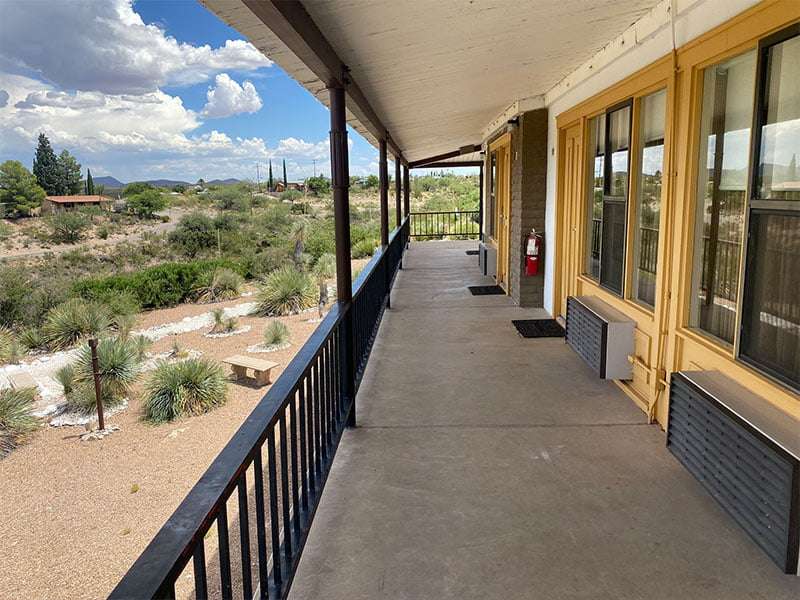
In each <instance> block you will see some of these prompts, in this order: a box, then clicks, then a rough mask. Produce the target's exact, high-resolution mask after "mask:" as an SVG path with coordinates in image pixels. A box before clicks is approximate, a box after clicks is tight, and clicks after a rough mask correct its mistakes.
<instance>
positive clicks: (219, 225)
mask: <svg viewBox="0 0 800 600" xmlns="http://www.w3.org/2000/svg"><path fill="white" fill-rule="evenodd" d="M240 218H241V215H236V214H234V213H229V212H225V213H220V214H218V215H217V216H216V217H214V220H213V224H214V229H218V230H219V231H229V232H230V231H237V230H238V229H239V225H240Z"/></svg>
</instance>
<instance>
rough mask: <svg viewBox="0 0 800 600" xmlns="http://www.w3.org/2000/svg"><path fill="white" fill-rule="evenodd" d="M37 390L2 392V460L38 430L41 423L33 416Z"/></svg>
mask: <svg viewBox="0 0 800 600" xmlns="http://www.w3.org/2000/svg"><path fill="white" fill-rule="evenodd" d="M35 399H36V388H32V387H31V388H6V389H3V390H0V458H3V457H5V456H7V455H8V453H9V452H11V451H12V450H13V449H14V448H16V447H17V446H19V445H20V444H21V443H22V442H23V441H24V439H25V437H26V436H27V435H28V434H29V433H31V432H33V431H35V430H36V428H37V427H38V425H39V421H38V420H37V419H36V417H34V416H33V414H32V412H33V402H34V400H35Z"/></svg>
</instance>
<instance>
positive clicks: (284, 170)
mask: <svg viewBox="0 0 800 600" xmlns="http://www.w3.org/2000/svg"><path fill="white" fill-rule="evenodd" d="M288 188H289V180H288V179H286V159H285V158H284V159H283V189H288Z"/></svg>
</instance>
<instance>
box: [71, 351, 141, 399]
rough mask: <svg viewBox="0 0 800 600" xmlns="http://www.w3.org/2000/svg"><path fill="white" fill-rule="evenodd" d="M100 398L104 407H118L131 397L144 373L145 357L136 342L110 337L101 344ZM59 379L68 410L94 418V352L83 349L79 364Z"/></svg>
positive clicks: (80, 352)
mask: <svg viewBox="0 0 800 600" xmlns="http://www.w3.org/2000/svg"><path fill="white" fill-rule="evenodd" d="M97 362H98V373H99V376H100V398H101V399H102V401H103V406H104V407H107V408H108V407H113V406H118V405H119V404H121V403H122V401H123V400H124V399H125V397H126V396H127V395H128V394H129V393H130V390H131V387H132V386H133V384H134V382H135V381H136V378H137V377H138V376H139V373H140V371H141V363H142V355H141V353H140V349H139V345H138V343H137V342H136V341H134V340H133V339H132V338H119V337H110V338H105V339H103V340H100V342H99V343H98V344H97ZM56 378H57V379H58V381H59V383H61V385H62V387H63V388H64V395H65V396H66V399H67V406H68V407H69V408H70V409H71V410H74V411H76V412H80V413H85V414H91V413H93V412H94V411H95V410H96V408H97V400H96V395H95V389H94V374H93V370H92V351H91V348H89V346H88V344H87V345H86V346H83V347H81V349H80V351H79V352H78V356H77V358H76V359H75V362H74V363H72V364H71V365H69V367H62V368H61V369H59V370H58V371H57V373H56Z"/></svg>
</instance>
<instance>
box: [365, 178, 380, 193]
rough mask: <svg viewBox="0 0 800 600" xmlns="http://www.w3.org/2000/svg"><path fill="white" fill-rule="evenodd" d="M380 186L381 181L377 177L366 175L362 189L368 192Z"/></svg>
mask: <svg viewBox="0 0 800 600" xmlns="http://www.w3.org/2000/svg"><path fill="white" fill-rule="evenodd" d="M380 184H381V180H380V179H379V178H378V176H377V175H367V178H366V179H365V180H364V187H365V188H366V189H368V190H376V189H378V186H379V185H380Z"/></svg>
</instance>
